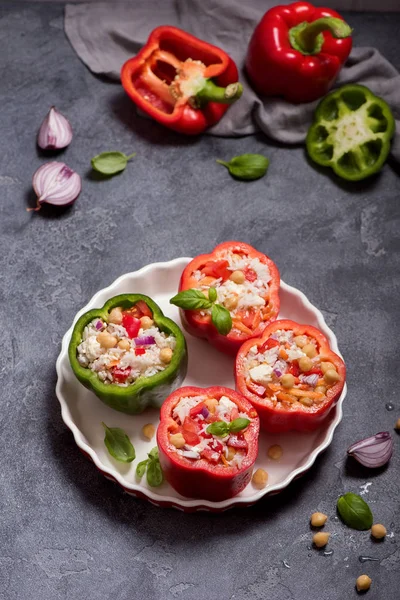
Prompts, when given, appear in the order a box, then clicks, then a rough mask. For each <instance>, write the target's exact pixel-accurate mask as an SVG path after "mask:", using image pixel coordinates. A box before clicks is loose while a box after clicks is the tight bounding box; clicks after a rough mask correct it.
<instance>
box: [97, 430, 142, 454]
mask: <svg viewBox="0 0 400 600" xmlns="http://www.w3.org/2000/svg"><path fill="white" fill-rule="evenodd" d="M102 425H103V427H104V431H105V432H106V435H105V437H104V444H105V446H106V448H107V450H108V451H109V453H110V454H111V456H113V457H114V458H115V460H119V461H120V462H124V463H130V462H132V461H133V460H134V458H135V456H136V453H135V448H134V447H133V446H132V443H131V441H130V439H129V437H128V436H127V435H126V433H125V431H124V430H123V429H120V428H119V427H107V425H106V424H105V423H102Z"/></svg>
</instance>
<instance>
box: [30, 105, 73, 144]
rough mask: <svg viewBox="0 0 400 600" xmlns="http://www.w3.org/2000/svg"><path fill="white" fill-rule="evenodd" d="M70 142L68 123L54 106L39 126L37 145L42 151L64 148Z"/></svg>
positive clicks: (69, 126) (69, 125)
mask: <svg viewBox="0 0 400 600" xmlns="http://www.w3.org/2000/svg"><path fill="white" fill-rule="evenodd" d="M71 140H72V127H71V124H70V122H69V121H68V119H67V118H66V117H64V115H62V114H61V113H60V112H59V111H58V110H57V109H56V107H55V106H52V107H51V108H50V110H49V112H48V113H47V115H46V117H45V119H44V121H43V123H42V124H41V126H40V129H39V132H38V137H37V143H38V146H39V148H42V150H60V149H61V148H66V147H67V146H68V145H69V144H70V143H71Z"/></svg>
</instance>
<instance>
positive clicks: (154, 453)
mask: <svg viewBox="0 0 400 600" xmlns="http://www.w3.org/2000/svg"><path fill="white" fill-rule="evenodd" d="M148 457H149V458H158V446H154V448H152V449H151V450H150V452H149V454H148Z"/></svg>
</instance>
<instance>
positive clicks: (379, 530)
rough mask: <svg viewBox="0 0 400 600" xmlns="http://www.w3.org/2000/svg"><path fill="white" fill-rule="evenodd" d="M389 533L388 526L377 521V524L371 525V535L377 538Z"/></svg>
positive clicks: (379, 538)
mask: <svg viewBox="0 0 400 600" xmlns="http://www.w3.org/2000/svg"><path fill="white" fill-rule="evenodd" d="M386 534H387V530H386V527H385V526H384V525H381V524H380V523H377V524H376V525H372V527H371V535H372V537H374V538H375V539H377V540H381V539H382V538H384V537H385V535H386Z"/></svg>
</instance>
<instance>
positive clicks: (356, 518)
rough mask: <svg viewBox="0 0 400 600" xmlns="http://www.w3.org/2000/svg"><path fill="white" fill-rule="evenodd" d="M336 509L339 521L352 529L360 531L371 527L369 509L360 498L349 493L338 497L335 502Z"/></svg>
mask: <svg viewBox="0 0 400 600" xmlns="http://www.w3.org/2000/svg"><path fill="white" fill-rule="evenodd" d="M337 509H338V512H339V515H340V517H341V519H342V520H343V521H344V522H345V523H346V525H348V526H349V527H351V528H352V529H359V530H360V531H361V530H364V529H370V528H371V527H372V523H373V516H372V512H371V509H370V507H369V506H368V504H367V503H366V502H365V500H363V499H362V498H361V496H358V495H357V494H353V493H351V492H348V493H347V494H344V496H340V498H339V500H338V501H337Z"/></svg>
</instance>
